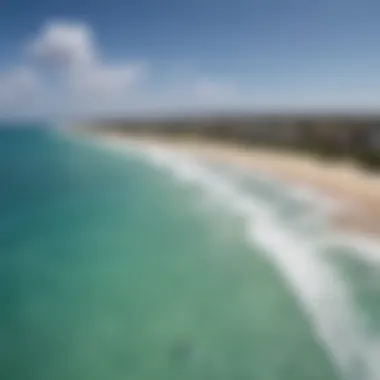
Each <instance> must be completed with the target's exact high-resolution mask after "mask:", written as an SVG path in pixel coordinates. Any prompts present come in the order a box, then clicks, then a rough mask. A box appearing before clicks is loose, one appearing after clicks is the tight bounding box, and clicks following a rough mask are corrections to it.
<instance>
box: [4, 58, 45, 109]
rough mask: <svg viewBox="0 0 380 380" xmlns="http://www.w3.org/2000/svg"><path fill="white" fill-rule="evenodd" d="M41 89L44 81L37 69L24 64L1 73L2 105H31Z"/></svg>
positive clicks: (5, 106)
mask: <svg viewBox="0 0 380 380" xmlns="http://www.w3.org/2000/svg"><path fill="white" fill-rule="evenodd" d="M41 90H42V83H41V81H40V78H39V77H38V76H37V74H36V73H35V71H33V70H32V69H30V68H28V67H23V66H20V67H16V68H13V69H11V70H9V71H7V72H5V73H2V74H0V107H1V108H2V109H4V108H13V107H17V106H20V105H25V104H28V103H29V105H30V103H31V102H32V103H33V102H34V101H35V100H36V97H37V96H38V95H39V94H40V92H41Z"/></svg>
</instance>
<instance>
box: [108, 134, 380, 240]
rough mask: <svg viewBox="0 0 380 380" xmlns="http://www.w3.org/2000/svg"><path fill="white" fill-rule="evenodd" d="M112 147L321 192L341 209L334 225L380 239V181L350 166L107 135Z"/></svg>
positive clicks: (293, 155)
mask: <svg viewBox="0 0 380 380" xmlns="http://www.w3.org/2000/svg"><path fill="white" fill-rule="evenodd" d="M103 138H104V139H106V140H108V141H109V142H112V143H113V144H121V145H123V144H125V143H126V142H128V141H133V143H134V144H140V145H141V146H142V147H144V146H159V147H163V148H170V149H171V150H172V151H177V152H184V153H190V154H194V155H196V156H197V157H204V158H205V159H207V160H212V161H214V162H220V163H229V164H233V165H238V166H240V167H242V168H245V169H252V170H255V171H256V172H261V173H263V174H270V175H272V176H275V177H276V178H278V179H281V180H283V181H285V182H287V183H289V184H294V185H300V186H303V187H306V188H310V189H312V190H314V191H317V192H318V193H320V194H321V195H324V196H326V197H328V198H330V199H333V200H335V201H337V203H338V204H339V205H340V207H339V208H338V210H339V211H337V212H336V213H335V214H333V215H332V216H331V218H332V223H333V224H334V225H335V226H336V227H338V228H339V229H343V230H344V231H346V232H347V231H353V232H359V233H363V234H364V235H367V236H372V237H377V238H378V237H379V236H380V175H378V174H375V173H371V172H368V171H366V170H364V169H362V168H359V167H357V166H355V165H354V164H352V163H350V162H333V163H332V162H329V161H328V160H326V161H324V160H322V159H319V158H315V157H313V156H311V155H307V154H297V153H293V152H289V151H278V150H270V149H257V148H247V147H242V146H239V145H234V144H230V143H220V142H215V143H213V142H210V141H202V140H193V139H170V138H167V137H165V138H163V137H157V136H144V137H136V136H133V137H132V136H126V135H121V136H120V135H116V134H112V135H106V136H103V137H102V139H103Z"/></svg>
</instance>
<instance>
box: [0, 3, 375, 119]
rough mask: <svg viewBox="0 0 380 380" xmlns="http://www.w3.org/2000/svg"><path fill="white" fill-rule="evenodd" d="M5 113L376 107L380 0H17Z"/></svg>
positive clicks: (3, 89)
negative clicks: (29, 0)
mask: <svg viewBox="0 0 380 380" xmlns="http://www.w3.org/2000/svg"><path fill="white" fill-rule="evenodd" d="M5 3H6V4H5V6H4V4H2V9H1V12H0V114H1V115H5V116H17V115H20V114H22V115H31V116H35V115H37V116H49V117H50V116H53V117H54V116H93V115H94V116H95V115H124V114H145V113H158V112H164V113H165V112H200V111H202V112H203V111H210V112H211V111H215V110H225V111H229V110H233V111H235V110H252V111H258V112H262V111H264V112H265V111H268V110H269V111H270V110H274V111H283V110H291V111H320V110H321V111H323V110H327V111H330V110H332V111H334V110H339V111H340V110H343V111H344V110H349V111H356V110H357V111H366V110H370V111H376V110H378V109H379V105H380V23H379V21H378V19H379V15H380V1H378V0H372V1H370V0H361V1H360V0H319V1H317V0H315V1H311V0H250V1H249V0H235V1H225V0H187V1H184V0H177V1H174V0H160V1H159V0H139V1H133V2H132V1H127V0H109V1H99V0H94V1H90V0H84V1H83V0H82V1H79V0H76V1H73V0H68V1H61V0H59V1H58V0H35V1H33V2H28V1H26V0H24V1H21V0H16V1H14V0H13V1H11V0H6V1H5Z"/></svg>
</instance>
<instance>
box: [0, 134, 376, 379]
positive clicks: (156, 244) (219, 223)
mask: <svg viewBox="0 0 380 380" xmlns="http://www.w3.org/2000/svg"><path fill="white" fill-rule="evenodd" d="M182 169H183V168H182ZM0 183H1V187H0V307H1V314H0V378H1V379H11V380H25V379H28V380H48V379H49V380H51V379H54V380H90V379H91V380H121V379H128V380H129V379H131V380H134V379H136V380H137V379H141V380H142V379H157V380H161V379H162V380H171V379H173V380H174V379H181V380H185V379H197V380H198V379H199V380H200V379H202V380H203V379H204V380H209V379H210V380H211V379H215V380H216V379H217V380H223V379H226V380H227V379H228V380H230V379H236V380H243V379H244V380H246V379H268V380H272V379H273V380H274V379H276V380H277V379H281V380H301V379H302V380H303V379H325V380H328V379H338V378H347V379H348V378H352V379H355V378H358V379H359V378H367V379H370V378H371V379H372V378H373V379H375V377H374V376H372V375H373V372H371V369H368V368H369V367H370V366H371V365H372V364H371V363H372V362H371V360H372V359H373V358H372V359H371V358H369V356H368V355H367V356H365V357H364V356H360V355H361V351H360V350H362V349H363V348H364V347H363V346H360V347H359V346H358V347H359V348H358V350H359V349H360V350H359V351H358V350H357V349H356V348H357V346H356V345H357V344H358V342H357V338H358V337H359V338H360V339H361V338H363V336H364V335H363V334H364V333H363V334H362V330H360V331H359V330H358V331H354V332H353V331H352V329H351V327H350V326H351V325H348V324H347V325H346V327H347V329H346V330H345V329H344V328H345V327H344V326H343V327H342V330H341V331H340V332H341V333H342V334H343V333H345V332H348V334H347V335H350V334H351V333H352V334H354V333H355V334H356V335H355V334H354V335H353V337H352V340H351V341H350V342H351V343H352V342H354V343H353V344H354V345H355V347H351V348H352V350H351V351H349V350H348V351H347V350H346V351H345V348H347V347H341V346H347V341H346V340H345V339H346V338H347V337H346V336H343V335H342V336H341V337H340V338H339V337H335V336H333V335H334V334H332V332H331V328H330V330H329V331H328V332H327V333H326V332H325V333H323V331H324V330H323V328H324V327H326V323H325V322H326V321H327V320H329V318H330V317H331V318H332V319H333V322H334V323H336V324H334V323H332V325H331V326H333V327H334V326H336V325H342V324H343V325H344V324H345V323H346V322H347V321H345V320H342V321H341V320H339V316H340V314H336V313H335V314H333V315H330V314H329V313H327V314H328V315H327V317H324V314H323V313H320V311H321V309H322V308H323V307H326V306H325V304H323V305H322V304H321V303H318V302H314V303H313V302H312V301H316V299H317V298H318V297H320V299H321V300H324V298H323V297H325V296H326V294H324V295H323V294H319V295H318V297H316V296H315V292H314V293H313V291H314V290H313V289H311V290H310V291H308V292H306V291H304V292H303V291H302V290H301V291H300V292H297V287H299V286H300V283H299V282H297V281H296V280H295V279H298V280H299V279H300V278H301V277H302V276H301V274H297V273H298V272H297V273H293V275H292V273H291V270H290V271H286V270H285V271H284V270H283V267H284V266H283V265H282V264H281V259H276V258H275V256H273V255H271V254H270V253H269V250H270V248H271V247H269V245H265V244H262V239H257V242H256V241H255V239H254V238H247V236H248V235H247V223H246V218H245V217H242V216H241V215H237V214H236V213H233V212H232V211H231V210H230V209H229V208H228V207H227V206H226V202H221V203H218V202H217V201H216V200H215V197H213V196H210V194H208V193H207V192H206V191H205V190H204V189H203V188H202V186H199V185H197V184H196V181H195V182H194V181H192V182H191V181H190V182H189V181H188V180H186V181H184V180H183V179H182V180H179V179H178V178H177V177H175V176H173V173H170V172H169V171H168V170H167V169H164V168H160V167H159V166H157V165H155V164H152V162H150V161H149V160H146V159H142V158H141V156H139V155H137V154H132V153H130V154H128V153H126V154H125V153H124V152H120V151H118V150H112V149H103V148H100V147H98V146H96V145H95V144H91V143H86V142H85V141H80V140H69V139H65V138H63V137H61V136H59V135H55V134H51V133H47V132H45V131H43V130H36V129H25V130H22V129H17V130H15V129H13V130H3V131H1V132H0ZM253 185H254V184H253ZM253 185H252V186H253ZM260 191H261V190H260ZM264 193H265V192H264ZM247 207H248V206H247ZM251 222H252V223H253V224H254V225H255V223H259V220H257V221H256V222H255V220H252V221H251ZM273 232H274V231H273ZM260 236H262V235H260ZM273 239H275V235H273ZM272 248H273V247H272ZM283 248H284V250H283V252H282V253H281V255H282V257H284V256H286V254H287V251H286V250H287V249H289V247H287V246H283ZM291 252H293V251H289V255H290V253H291ZM297 252H298V251H297ZM293 253H294V252H293ZM293 253H292V254H293ZM276 257H277V256H276ZM278 257H280V256H278ZM297 257H298V256H297ZM292 260H293V261H292ZM325 261H326V262H327V261H329V262H330V264H329V265H331V266H339V268H341V272H340V273H342V275H343V277H344V279H345V280H344V281H347V282H348V281H352V282H353V283H355V282H357V283H358V284H360V287H357V291H355V292H352V295H353V296H352V299H353V300H354V301H355V300H358V299H359V300H360V302H361V303H362V304H363V305H362V306H363V310H367V311H368V313H370V316H371V318H372V323H373V324H374V326H375V327H376V326H379V323H378V322H379V313H378V310H379V302H378V298H377V296H378V294H379V293H377V290H374V289H373V287H372V288H371V289H370V288H369V287H368V286H366V285H365V284H364V277H363V276H365V275H364V272H365V270H367V269H366V268H362V266H360V265H361V264H360V265H359V263H355V262H354V261H352V260H351V261H348V260H346V259H343V258H342V255H341V254H339V253H337V254H336V255H331V259H329V260H325ZM288 262H289V263H290V264H291V265H293V267H294V268H296V269H297V268H298V269H299V270H301V272H302V270H303V268H305V265H306V264H304V263H303V262H302V261H299V262H298V263H295V262H294V257H293V256H291V255H290V256H289V260H288ZM343 262H344V263H343ZM313 265H314V264H313ZM285 266H286V265H285ZM312 270H314V272H315V271H317V272H318V271H319V272H318V274H320V272H321V270H322V269H321V268H320V267H318V266H316V264H315V265H314V267H313V268H312ZM357 271H360V273H361V275H360V276H359V275H358V273H357ZM314 272H313V271H312V273H314ZM302 273H303V272H302ZM310 273H311V272H310ZM322 274H323V273H322ZM297 276H298V277H297ZM352 277H353V280H352ZM309 278H310V282H311V283H312V282H313V281H317V280H316V279H315V278H314V277H313V276H310V275H309ZM316 283H317V282H316ZM323 283H324V284H325V286H330V285H331V294H332V296H331V297H332V301H333V303H337V304H339V305H340V302H341V299H342V292H341V291H340V290H339V291H336V289H335V288H334V286H335V283H329V282H328V280H327V285H326V281H323ZM363 284H364V285H363ZM319 289H322V288H319ZM323 289H325V288H323ZM328 289H330V288H328ZM339 289H340V288H339ZM369 289H370V291H371V292H372V293H370V292H369ZM334 291H336V298H334V297H335V295H334V294H335V293H334ZM360 291H361V292H362V293H360ZM350 294H351V293H350ZM363 294H364V295H365V296H363ZM371 294H372V298H371ZM313 297H314V298H313ZM331 297H330V301H331ZM360 302H358V305H359V306H360ZM330 303H331V302H330ZM321 305H322V306H323V307H322V306H321ZM366 305H367V306H368V305H369V306H368V307H367V306H366ZM341 306H342V308H345V307H346V306H347V305H346V304H345V303H344V304H342V305H341ZM359 306H358V307H359ZM336 307H338V306H336ZM360 307H361V306H360ZM334 310H335V309H334ZM355 310H356V309H355ZM339 311H342V310H341V309H339ZM343 312H344V313H345V312H350V313H352V310H351V309H350V310H347V309H344V310H343ZM376 313H377V314H376ZM325 314H326V313H325ZM334 318H335V320H334ZM337 318H338V319H337ZM350 323H351V322H350ZM318 326H319V327H318ZM331 326H330V327H331ZM355 326H356V325H355ZM375 327H374V328H373V331H376V329H375ZM321 330H323V331H322V333H321ZM327 330H328V329H327ZM339 339H341V341H340V340H339ZM363 339H364V338H363ZM334 343H336V344H334ZM340 343H342V344H340ZM351 343H350V344H351ZM364 343H368V342H367V340H366V341H364V340H363V341H361V343H360V344H364ZM379 352H380V351H379ZM367 354H368V352H367ZM341 357H343V359H344V358H346V359H347V358H348V359H355V360H357V362H355V363H354V365H355V367H352V366H351V364H352V363H349V362H347V361H346V362H345V363H343V366H342V364H341V363H340V362H339V358H341ZM367 359H368V360H367ZM343 361H344V360H343ZM348 361H350V360H348ZM375 362H376V360H375ZM367 367H368V368H367ZM345 369H347V371H346V372H345Z"/></svg>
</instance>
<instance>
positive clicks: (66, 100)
mask: <svg viewBox="0 0 380 380" xmlns="http://www.w3.org/2000/svg"><path fill="white" fill-rule="evenodd" d="M148 67H149V65H148V64H147V62H141V61H137V62H136V61H134V62H113V61H112V62H110V61H109V60H108V59H107V58H106V57H104V56H102V53H101V51H100V49H99V47H98V46H97V44H96V38H95V32H94V31H93V29H92V28H91V27H90V26H89V25H87V24H85V23H81V22H67V21H50V22H47V23H46V24H45V25H43V26H42V28H41V29H40V31H39V32H38V33H37V35H35V36H33V38H32V39H31V40H30V41H29V42H28V43H27V44H26V54H25V62H22V65H20V66H18V67H13V68H9V69H8V70H6V71H4V72H3V73H0V115H3V116H4V115H5V116H17V115H18V113H19V112H20V110H21V109H22V114H23V115H28V114H30V115H32V116H41V117H44V116H47V117H49V116H58V115H59V116H68V117H75V116H79V117H80V116H112V115H127V114H129V113H134V112H138V113H140V114H141V113H144V112H158V111H164V112H165V111H174V110H175V109H177V108H178V109H185V108H189V107H190V108H191V107H193V108H207V107H209V106H210V107H212V106H217V105H218V104H219V105H222V104H224V103H225V101H229V100H231V97H233V96H234V91H233V88H232V86H230V85H225V84H223V83H221V82H218V81H216V80H212V79H210V78H209V77H204V76H201V75H198V74H194V73H193V76H192V77H187V78H186V77H184V78H177V82H176V83H173V82H170V81H169V82H168V83H162V84H161V86H159V87H158V88H157V87H154V85H153V84H152V83H151V82H150V79H151V76H152V72H150V70H148ZM149 68H150V67H149ZM153 71H154V70H153ZM155 75H156V76H159V73H157V72H156V73H155ZM153 79H154V78H153ZM181 81H183V83H181ZM152 82H154V80H153V81H152Z"/></svg>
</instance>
